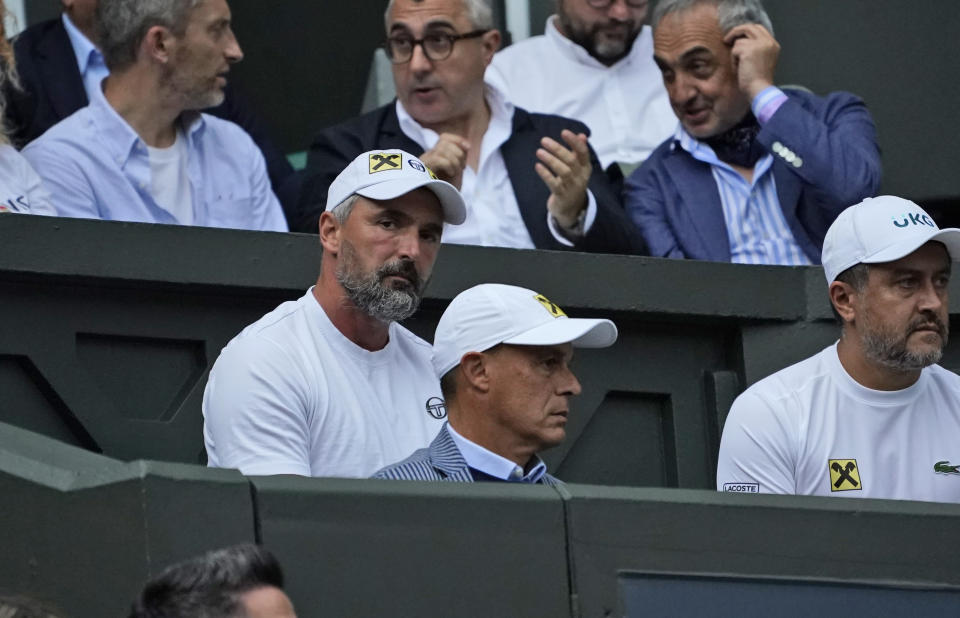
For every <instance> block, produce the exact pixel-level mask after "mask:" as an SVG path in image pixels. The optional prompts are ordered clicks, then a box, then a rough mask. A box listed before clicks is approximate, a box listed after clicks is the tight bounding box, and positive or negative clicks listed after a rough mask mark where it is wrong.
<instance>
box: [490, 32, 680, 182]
mask: <svg viewBox="0 0 960 618" xmlns="http://www.w3.org/2000/svg"><path fill="white" fill-rule="evenodd" d="M555 20H556V16H555V15H554V16H551V17H550V19H548V20H547V25H546V30H545V34H544V35H542V36H535V37H532V38H529V39H527V40H525V41H520V42H519V43H514V44H513V45H511V46H509V47H507V48H506V49H503V50H502V51H500V52H498V53H497V54H496V55H495V56H494V57H493V62H492V63H491V64H490V66H489V67H488V68H487V75H486V79H487V80H488V82H489V83H491V84H493V85H495V86H497V87H498V88H499V89H500V90H502V91H503V92H504V93H505V94H506V96H507V98H508V99H509V100H510V101H511V102H513V103H514V104H516V105H518V106H520V107H522V108H524V109H526V110H529V111H531V112H540V113H545V114H557V115H560V116H566V117H568V118H573V119H575V120H579V121H580V122H583V123H584V124H586V125H587V126H588V127H590V132H591V135H590V144H591V145H592V146H593V149H594V150H596V151H597V156H598V157H599V158H600V163H601V165H603V167H604V168H607V167H609V166H610V165H611V164H612V163H615V162H620V163H629V164H638V163H641V162H643V161H644V160H645V159H646V158H647V157H648V156H650V153H651V152H652V151H653V149H654V148H656V147H657V146H659V145H660V144H661V143H662V142H663V141H664V140H666V139H668V138H669V137H670V136H671V135H672V134H673V132H674V130H675V129H676V126H677V117H676V115H675V114H674V113H673V110H672V109H671V108H670V101H669V99H668V98H667V91H666V89H665V88H664V87H663V78H662V77H661V75H660V69H659V68H657V65H656V64H655V63H654V62H653V34H652V32H651V30H650V27H649V26H644V27H643V29H642V30H641V31H640V34H639V35H638V36H637V38H636V40H635V41H634V42H633V47H632V48H631V49H630V53H629V54H628V55H627V56H626V57H624V58H622V59H621V60H619V61H618V62H617V63H616V64H614V65H613V66H610V67H608V66H605V65H604V64H602V63H601V62H600V61H598V60H597V59H596V58H594V57H593V56H591V55H590V54H589V53H588V52H587V50H585V49H584V48H583V47H581V46H580V45H578V44H576V43H574V42H573V41H571V40H570V39H568V38H566V37H565V36H563V35H562V34H560V31H559V30H557V27H556V25H555Z"/></svg>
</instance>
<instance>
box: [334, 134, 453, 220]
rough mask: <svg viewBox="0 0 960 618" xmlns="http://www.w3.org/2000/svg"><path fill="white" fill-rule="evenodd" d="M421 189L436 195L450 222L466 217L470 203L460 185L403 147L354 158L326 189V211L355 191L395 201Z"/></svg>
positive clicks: (364, 195) (445, 218)
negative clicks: (463, 195)
mask: <svg viewBox="0 0 960 618" xmlns="http://www.w3.org/2000/svg"><path fill="white" fill-rule="evenodd" d="M420 188H424V189H429V190H431V191H433V193H434V195H436V196H437V199H439V200H440V205H441V206H442V207H443V220H444V221H446V222H447V223H451V224H453V225H460V224H461V223H463V222H464V220H465V219H466V218H467V206H466V204H464V202H463V197H462V196H461V195H460V192H459V191H457V188H456V187H454V186H453V185H452V184H450V183H449V182H444V181H443V180H439V179H438V178H437V175H436V174H434V173H433V171H431V170H430V168H429V167H427V166H426V164H425V163H424V162H423V161H421V160H420V159H418V158H416V157H415V156H413V155H412V154H410V153H408V152H404V151H403V150H371V151H370V152H365V153H363V154H362V155H360V156H358V157H357V158H356V159H354V160H353V161H352V162H351V163H350V165H348V166H347V167H346V168H344V170H343V171H342V172H340V174H339V175H338V176H337V177H336V178H335V179H334V181H333V183H332V184H331V185H330V188H329V189H328V190H327V208H326V210H333V209H334V208H335V207H336V206H337V205H338V204H340V203H341V202H343V201H344V200H345V199H347V198H348V197H350V196H351V195H353V194H354V193H356V194H358V195H362V196H363V197H368V198H370V199H372V200H392V199H393V198H396V197H400V196H401V195H406V194H407V193H410V192H411V191H414V190H415V189H420Z"/></svg>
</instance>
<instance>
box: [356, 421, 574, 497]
mask: <svg viewBox="0 0 960 618" xmlns="http://www.w3.org/2000/svg"><path fill="white" fill-rule="evenodd" d="M371 478H375V479H392V480H396V481H455V482H460V483H472V482H473V475H472V474H471V473H470V467H469V466H468V465H467V462H466V460H464V458H463V455H461V454H460V449H458V448H457V443H456V442H454V441H453V438H451V437H450V434H449V433H448V432H447V424H446V423H444V425H443V427H441V428H440V433H438V434H437V437H436V438H434V439H433V442H431V443H430V446H428V447H427V448H422V449H420V450H418V451H416V452H415V453H414V454H413V455H410V456H409V457H407V458H406V459H404V460H403V461H401V462H399V463H395V464H392V465H389V466H387V467H385V468H383V469H381V470H380V471H378V472H377V473H376V474H374V475H373V476H372V477H371ZM540 483H542V484H544V485H551V486H556V485H563V481H561V480H560V479H558V478H556V477H554V476H550V475H549V474H544V475H543V476H542V477H541V478H540Z"/></svg>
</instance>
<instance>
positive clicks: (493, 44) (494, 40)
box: [483, 30, 502, 66]
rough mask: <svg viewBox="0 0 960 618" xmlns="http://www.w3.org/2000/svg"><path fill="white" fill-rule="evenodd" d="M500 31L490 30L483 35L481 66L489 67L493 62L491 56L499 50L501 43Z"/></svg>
mask: <svg viewBox="0 0 960 618" xmlns="http://www.w3.org/2000/svg"><path fill="white" fill-rule="evenodd" d="M501 38H502V37H501V36H500V31H499V30H491V31H490V32H488V33H486V34H485V35H483V65H484V66H489V65H490V62H491V61H493V55H494V54H495V53H497V51H499V50H500V41H501Z"/></svg>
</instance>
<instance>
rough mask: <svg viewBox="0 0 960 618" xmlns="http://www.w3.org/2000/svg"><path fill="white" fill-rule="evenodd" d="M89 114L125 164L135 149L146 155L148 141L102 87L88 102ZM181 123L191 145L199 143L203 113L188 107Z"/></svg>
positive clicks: (122, 164) (119, 159) (113, 153)
mask: <svg viewBox="0 0 960 618" xmlns="http://www.w3.org/2000/svg"><path fill="white" fill-rule="evenodd" d="M89 109H90V116H91V118H92V120H93V123H94V124H95V125H96V126H97V129H99V132H98V133H99V136H100V137H101V138H102V141H103V143H104V145H105V146H106V147H107V148H108V149H109V150H110V156H111V158H113V159H114V160H116V162H117V164H118V165H120V166H121V167H123V166H124V165H126V163H127V161H128V160H129V159H130V157H132V156H133V155H134V154H135V153H138V152H139V153H140V154H142V155H143V156H147V145H146V142H144V141H143V140H142V139H140V136H139V135H138V134H137V132H136V131H134V130H133V127H131V126H130V125H129V124H128V123H127V121H126V120H124V119H123V117H122V116H120V114H118V113H117V111H116V110H115V109H113V106H112V105H110V102H109V101H107V97H106V96H105V95H104V94H103V92H102V91H96V92H94V93H93V99H92V100H91V101H90V105H89ZM180 122H181V126H182V127H183V129H184V133H185V134H186V135H187V141H188V143H189V146H190V147H191V149H193V148H195V147H196V144H197V140H198V139H199V137H200V132H201V131H202V130H203V127H204V120H203V114H201V113H199V112H193V111H187V112H183V113H182V114H181V115H180Z"/></svg>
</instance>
